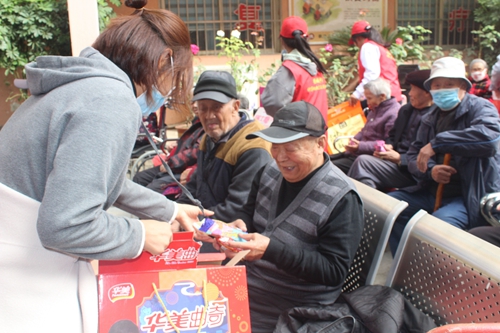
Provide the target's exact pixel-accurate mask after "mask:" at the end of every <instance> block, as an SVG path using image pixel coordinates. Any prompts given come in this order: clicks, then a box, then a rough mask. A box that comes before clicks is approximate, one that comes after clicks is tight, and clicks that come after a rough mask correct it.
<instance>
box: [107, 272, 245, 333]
mask: <svg viewBox="0 0 500 333" xmlns="http://www.w3.org/2000/svg"><path fill="white" fill-rule="evenodd" d="M98 279H99V332H100V333H117V332H120V333H125V332H126V333H128V332H141V333H160V332H162V333H163V332H175V331H176V328H177V329H178V330H179V332H183V333H196V332H198V327H199V326H200V324H201V326H202V329H201V332H207V333H222V332H224V333H225V332H251V328H250V313H249V309H248V292H247V283H246V282H247V281H246V270H245V267H244V266H233V267H207V268H195V269H183V270H177V271H166V272H143V273H126V274H101V275H99V277H98ZM153 283H154V284H155V285H156V286H157V289H158V293H159V295H160V297H161V299H162V301H163V303H164V304H165V306H166V309H167V311H168V314H169V316H170V319H171V321H170V320H169V319H168V317H167V315H166V314H165V310H164V309H163V306H162V305H161V303H160V302H159V301H158V298H157V296H156V294H155V291H154V288H153ZM204 295H205V297H204ZM205 299H206V302H207V306H205ZM129 328H130V331H129V330H128V329H129ZM134 330H135V331H134Z"/></svg>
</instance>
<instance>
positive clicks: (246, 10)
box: [163, 0, 281, 55]
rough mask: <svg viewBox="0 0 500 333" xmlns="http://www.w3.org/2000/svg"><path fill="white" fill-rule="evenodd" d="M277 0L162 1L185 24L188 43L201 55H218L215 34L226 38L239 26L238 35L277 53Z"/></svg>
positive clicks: (259, 46) (278, 26)
mask: <svg viewBox="0 0 500 333" xmlns="http://www.w3.org/2000/svg"><path fill="white" fill-rule="evenodd" d="M278 3H279V1H272V0H258V1H257V0H165V1H164V2H163V5H164V8H166V9H168V10H170V11H172V12H174V13H176V14H177V15H179V16H180V17H181V18H182V19H183V20H184V22H186V24H187V25H188V28H189V31H190V33H191V42H192V43H193V44H196V45H198V47H199V48H200V51H201V52H202V54H205V55H209V54H217V51H216V49H215V44H216V40H215V36H216V34H217V31H218V30H223V31H224V32H225V34H226V36H227V37H229V35H230V33H231V31H232V30H234V29H235V28H237V27H239V30H240V31H241V36H240V38H241V39H242V40H244V41H249V42H252V43H253V45H254V46H258V48H259V49H261V50H263V52H266V50H267V51H268V52H269V53H274V52H279V48H280V47H281V46H280V45H277V44H278V43H279V29H280V13H279V4H278Z"/></svg>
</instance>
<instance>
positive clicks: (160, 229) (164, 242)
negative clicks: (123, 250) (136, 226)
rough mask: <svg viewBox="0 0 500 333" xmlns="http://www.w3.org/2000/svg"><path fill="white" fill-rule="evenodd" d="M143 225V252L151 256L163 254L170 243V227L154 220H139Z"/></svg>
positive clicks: (166, 223)
mask: <svg viewBox="0 0 500 333" xmlns="http://www.w3.org/2000/svg"><path fill="white" fill-rule="evenodd" d="M141 222H142V225H144V230H145V234H146V237H145V239H144V251H147V252H149V253H151V254H152V255H158V254H161V253H163V252H165V249H166V248H167V246H168V245H169V244H170V242H171V241H172V227H171V225H170V224H169V223H168V222H161V221H156V220H141Z"/></svg>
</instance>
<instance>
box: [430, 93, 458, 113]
mask: <svg viewBox="0 0 500 333" xmlns="http://www.w3.org/2000/svg"><path fill="white" fill-rule="evenodd" d="M459 91H460V89H459V88H451V89H439V90H431V91H430V93H431V95H432V99H433V100H434V103H435V104H436V105H437V106H438V107H439V108H440V109H441V110H443V111H450V110H451V109H453V108H455V107H456V106H457V105H458V104H459V103H460V98H458V92H459Z"/></svg>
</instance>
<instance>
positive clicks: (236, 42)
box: [215, 30, 260, 91]
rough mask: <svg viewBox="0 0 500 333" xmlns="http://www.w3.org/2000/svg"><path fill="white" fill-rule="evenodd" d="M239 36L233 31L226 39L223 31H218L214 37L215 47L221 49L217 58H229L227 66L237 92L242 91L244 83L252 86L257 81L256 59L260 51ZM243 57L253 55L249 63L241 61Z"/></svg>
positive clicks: (236, 31) (238, 33)
mask: <svg viewBox="0 0 500 333" xmlns="http://www.w3.org/2000/svg"><path fill="white" fill-rule="evenodd" d="M240 35H241V33H240V32H239V31H238V30H233V31H231V35H230V37H226V36H225V33H224V31H222V30H219V31H217V36H216V37H215V40H216V41H217V45H216V46H217V47H219V48H220V49H221V52H220V53H219V56H226V57H228V58H229V61H228V65H229V67H230V70H231V74H232V75H233V77H234V80H235V81H236V90H237V91H242V89H243V86H244V85H245V84H246V83H248V84H252V83H254V82H256V81H257V80H258V79H257V77H258V71H259V64H258V62H257V58H258V57H259V56H260V50H259V49H257V48H255V47H254V45H253V44H252V43H251V42H245V41H242V40H241V39H240ZM243 55H253V58H252V60H250V62H247V61H242V56H243Z"/></svg>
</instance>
